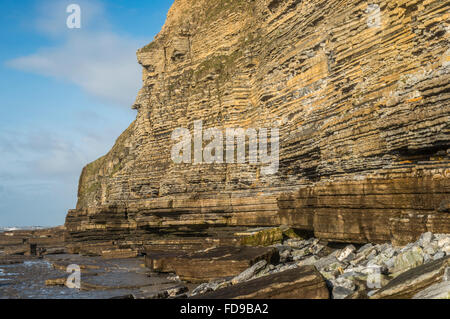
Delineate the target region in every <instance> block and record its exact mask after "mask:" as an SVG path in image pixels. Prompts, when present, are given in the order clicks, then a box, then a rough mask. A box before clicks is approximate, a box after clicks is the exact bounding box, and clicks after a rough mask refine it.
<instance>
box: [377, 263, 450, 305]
mask: <svg viewBox="0 0 450 319" xmlns="http://www.w3.org/2000/svg"><path fill="white" fill-rule="evenodd" d="M448 267H450V256H447V257H444V258H442V259H439V260H435V261H432V262H430V263H428V264H424V265H422V266H419V267H416V268H413V269H411V270H408V271H406V272H404V273H402V274H401V275H399V276H398V277H396V278H395V279H393V280H392V281H391V282H389V283H388V284H387V285H386V286H385V287H383V288H382V289H380V290H379V291H378V292H377V293H376V294H374V295H373V296H372V297H371V299H410V298H412V297H414V295H416V294H418V293H420V292H421V291H423V290H426V289H427V288H428V287H430V286H433V285H435V284H439V283H442V282H443V281H445V279H444V275H445V271H446V269H447V268H448ZM425 295H426V294H425ZM425 295H422V296H423V297H425ZM419 296H420V295H419Z"/></svg>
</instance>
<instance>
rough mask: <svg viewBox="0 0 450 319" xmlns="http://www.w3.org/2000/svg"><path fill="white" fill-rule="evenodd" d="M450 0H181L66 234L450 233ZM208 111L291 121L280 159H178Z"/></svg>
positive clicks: (357, 237) (125, 239) (211, 115)
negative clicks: (287, 228) (260, 229)
mask: <svg viewBox="0 0 450 319" xmlns="http://www.w3.org/2000/svg"><path fill="white" fill-rule="evenodd" d="M449 9H450V5H449V3H448V2H447V1H440V0H423V1H420V0H396V1H384V0H378V1H374V3H373V4H372V3H371V4H370V5H368V3H367V2H366V1H357V0H317V1H305V0H303V1H302V0H253V1H252V0H227V1H226V0H215V1H206V0H175V3H174V5H173V6H172V8H171V9H170V11H169V13H168V16H167V21H166V24H165V25H164V27H163V29H162V31H161V32H160V33H159V34H158V35H157V37H156V38H155V40H154V41H153V42H152V43H150V44H149V45H147V46H146V47H144V48H142V49H140V50H139V51H138V53H137V56H138V61H139V63H140V64H141V65H142V67H143V87H142V89H141V90H140V92H139V94H138V97H137V99H136V102H135V104H134V105H133V108H135V109H137V117H136V120H135V121H134V122H133V123H132V124H131V125H130V127H129V128H128V129H127V130H126V131H125V132H124V133H123V134H122V136H121V137H120V138H119V139H118V140H117V143H116V145H115V146H114V147H113V149H112V150H111V151H110V152H109V153H108V154H107V155H106V156H104V157H102V158H101V159H99V160H97V161H95V162H94V163H91V164H89V165H88V166H86V167H85V168H84V169H83V172H82V175H81V178H80V185H79V194H78V204H77V208H76V209H75V210H71V211H70V212H69V214H68V216H67V220H66V227H67V238H66V239H67V241H68V242H69V243H70V244H71V245H72V246H73V247H74V248H76V247H79V246H80V245H81V244H83V243H85V242H90V243H97V244H101V243H105V244H108V243H111V242H113V243H115V244H118V245H122V246H126V245H139V244H143V243H146V244H149V243H150V244H154V245H156V246H157V245H166V246H167V245H171V244H179V243H180V242H183V243H184V244H185V245H188V246H189V245H194V246H195V245H203V244H205V240H204V239H202V238H204V237H206V238H209V239H208V240H210V241H224V240H225V241H226V240H230V241H232V239H231V238H229V237H228V236H227V235H225V234H227V233H229V231H230V230H231V229H238V228H239V227H248V226H269V225H280V224H288V225H291V226H293V227H295V228H298V229H301V230H306V231H311V232H314V233H315V235H316V236H317V237H321V238H326V239H329V240H335V241H344V242H345V241H347V242H366V241H375V242H376V241H387V240H392V239H395V240H398V241H411V239H413V238H415V237H417V235H418V234H420V233H422V232H424V231H427V230H429V231H432V232H437V233H439V232H441V233H442V232H445V233H450V214H449V197H450V196H449V194H450V151H449V148H450V146H449V145H450V132H449V128H450V125H449V123H450V100H449V96H450V92H449V88H450V81H449V80H450V50H449V47H450V46H449V40H450V39H449V25H448V23H449V20H450V15H449ZM196 120H201V121H203V128H204V130H205V129H207V128H212V127H216V128H219V129H223V130H225V129H226V128H232V127H240V128H244V129H247V128H273V127H278V128H279V132H280V133H279V134H280V146H279V170H278V171H277V173H276V174H271V175H270V174H269V175H267V174H261V168H262V165H258V164H251V165H248V164H217V163H216V164H196V165H194V164H176V163H174V162H173V161H172V159H171V150H172V147H173V145H174V143H175V142H174V141H173V140H172V139H171V134H172V132H173V131H174V130H175V129H176V128H188V129H189V130H190V131H191V132H192V131H193V126H194V121H196ZM231 226H234V227H235V228H231ZM183 238H184V241H183V240H182V239H183ZM186 238H189V240H188V239H186ZM208 240H206V241H208ZM166 246H165V247H166Z"/></svg>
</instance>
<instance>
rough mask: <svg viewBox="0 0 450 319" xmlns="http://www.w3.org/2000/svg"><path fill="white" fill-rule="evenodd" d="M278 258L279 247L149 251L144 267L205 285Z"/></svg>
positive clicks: (275, 260)
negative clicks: (192, 251)
mask: <svg viewBox="0 0 450 319" xmlns="http://www.w3.org/2000/svg"><path fill="white" fill-rule="evenodd" d="M278 259H279V254H278V250H277V249H276V248H268V247H218V248H213V249H210V250H207V251H202V252H197V253H179V252H178V253H177V252H167V253H162V252H151V251H147V255H146V257H145V264H146V265H147V267H149V268H150V269H151V270H153V271H156V272H164V273H170V272H174V273H176V274H177V275H178V276H179V277H180V278H181V279H182V280H185V281H188V282H197V283H203V282H207V281H210V280H215V279H219V278H224V277H234V276H237V275H239V274H240V273H241V272H243V271H244V270H246V269H247V268H249V267H251V266H252V265H254V264H255V263H257V262H258V261H260V260H266V261H267V262H277V261H278Z"/></svg>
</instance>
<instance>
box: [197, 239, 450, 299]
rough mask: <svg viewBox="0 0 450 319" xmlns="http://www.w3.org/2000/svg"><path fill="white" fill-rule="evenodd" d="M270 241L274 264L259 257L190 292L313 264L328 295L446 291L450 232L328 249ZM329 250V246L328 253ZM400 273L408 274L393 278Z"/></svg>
mask: <svg viewBox="0 0 450 319" xmlns="http://www.w3.org/2000/svg"><path fill="white" fill-rule="evenodd" d="M274 247H276V248H277V249H278V251H279V255H280V262H279V263H278V264H271V263H269V262H267V261H266V260H261V261H259V262H257V263H255V264H254V265H253V266H251V267H250V268H248V269H246V270H245V271H243V272H242V273H241V274H239V275H237V276H235V277H233V278H228V279H220V280H217V281H212V282H209V283H203V284H201V285H199V286H198V287H196V288H195V289H194V290H193V291H192V292H191V293H190V296H192V297H194V296H201V295H202V294H206V295H205V297H208V296H211V295H208V293H211V292H215V291H217V290H220V289H224V288H227V287H231V286H233V285H237V284H241V283H245V282H249V281H252V280H255V279H258V278H261V277H265V276H272V275H274V274H278V273H281V272H284V271H287V270H291V269H296V268H300V267H305V266H314V267H315V268H316V269H317V270H318V271H319V272H320V274H321V275H322V276H323V278H324V280H325V281H326V284H327V286H328V288H329V290H330V296H331V298H333V299H345V298H355V299H357V298H390V297H392V298H414V297H416V298H427V297H433V298H445V299H448V298H449V297H450V295H449V294H450V290H449V283H448V282H447V280H449V279H450V278H449V274H450V259H449V257H450V235H446V234H432V233H425V234H423V235H422V236H421V237H420V239H419V240H417V241H416V242H414V243H410V244H408V245H406V246H402V247H395V246H393V245H392V244H389V243H385V244H376V245H374V244H366V245H363V246H361V247H359V248H356V247H355V246H354V245H347V246H345V247H343V248H341V249H332V248H330V247H329V246H327V245H326V244H323V243H322V242H321V241H320V240H319V239H315V238H312V239H309V240H299V239H288V240H286V241H284V242H283V243H282V244H278V245H275V246H274ZM330 250H333V251H332V252H331V253H330ZM426 265H434V268H433V269H432V270H430V269H428V270H427V269H426V268H425V269H423V270H421V269H420V267H423V266H426ZM415 271H416V272H418V273H414V272H415ZM420 271H423V272H422V273H421V272H420ZM408 273H411V278H409V277H408ZM401 276H403V277H405V276H406V277H407V278H408V280H406V281H405V282H401V281H400V283H396V279H398V278H400V279H401ZM424 276H425V277H426V282H425V283H424V282H422V281H423V280H425V279H421V277H424ZM427 276H428V277H427ZM430 278H431V279H430ZM390 286H393V287H390ZM403 290H404V291H405V292H404V293H402V291H403ZM393 291H395V293H394V292H393ZM390 293H391V295H390ZM212 296H213V295H212ZM236 297H238V295H236Z"/></svg>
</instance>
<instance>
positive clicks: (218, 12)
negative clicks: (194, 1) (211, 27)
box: [205, 0, 253, 22]
mask: <svg viewBox="0 0 450 319" xmlns="http://www.w3.org/2000/svg"><path fill="white" fill-rule="evenodd" d="M206 3H207V6H206V8H205V21H206V22H211V21H212V20H216V19H217V18H220V17H221V16H223V15H224V14H225V13H230V12H238V11H248V9H249V8H250V7H251V5H252V4H253V0H214V1H207V2H206Z"/></svg>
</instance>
